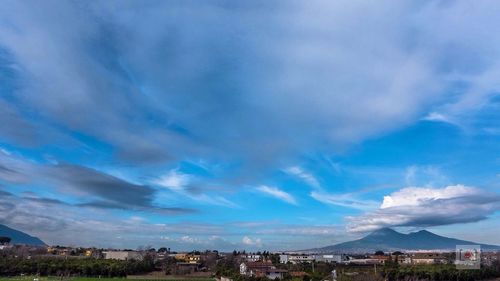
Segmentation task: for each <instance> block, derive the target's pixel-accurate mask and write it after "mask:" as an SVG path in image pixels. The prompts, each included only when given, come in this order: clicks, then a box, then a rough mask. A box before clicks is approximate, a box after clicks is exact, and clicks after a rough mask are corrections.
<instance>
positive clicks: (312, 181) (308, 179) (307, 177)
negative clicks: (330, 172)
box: [285, 166, 321, 188]
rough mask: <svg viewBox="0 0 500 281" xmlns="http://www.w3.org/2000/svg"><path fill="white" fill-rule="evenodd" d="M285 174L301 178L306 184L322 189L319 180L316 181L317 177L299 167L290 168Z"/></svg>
mask: <svg viewBox="0 0 500 281" xmlns="http://www.w3.org/2000/svg"><path fill="white" fill-rule="evenodd" d="M285 172H286V173H288V174H290V175H293V176H296V177H298V178H300V179H301V180H303V181H304V182H305V183H307V184H308V185H310V186H311V187H313V188H321V185H320V183H319V181H318V179H316V177H314V176H313V175H312V174H310V173H308V172H306V171H304V170H303V169H302V168H301V167H299V166H292V167H289V168H287V169H285Z"/></svg>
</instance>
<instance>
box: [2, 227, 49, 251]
mask: <svg viewBox="0 0 500 281" xmlns="http://www.w3.org/2000/svg"><path fill="white" fill-rule="evenodd" d="M0 236H7V237H10V239H12V241H11V242H10V243H11V244H26V245H37V246H43V245H46V244H45V242H43V241H42V240H40V239H39V238H37V237H33V236H31V235H29V234H26V233H24V232H22V231H19V230H15V229H12V228H10V227H8V226H5V225H3V224H0Z"/></svg>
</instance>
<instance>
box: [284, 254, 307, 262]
mask: <svg viewBox="0 0 500 281" xmlns="http://www.w3.org/2000/svg"><path fill="white" fill-rule="evenodd" d="M315 260H316V256H314V255H302V254H293V255H286V254H284V255H280V263H289V262H290V263H293V264H297V263H303V262H307V263H310V262H313V261H315Z"/></svg>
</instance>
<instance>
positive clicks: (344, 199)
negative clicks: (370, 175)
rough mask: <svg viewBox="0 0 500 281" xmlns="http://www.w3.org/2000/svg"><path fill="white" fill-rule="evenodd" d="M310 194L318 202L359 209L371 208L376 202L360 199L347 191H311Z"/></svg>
mask: <svg viewBox="0 0 500 281" xmlns="http://www.w3.org/2000/svg"><path fill="white" fill-rule="evenodd" d="M310 196H311V197H312V198H314V199H315V200H317V201H319V202H322V203H325V204H329V205H335V206H341V207H347V208H353V209H361V210H366V209H372V208H374V207H376V202H374V201H371V200H362V199H359V198H356V197H355V196H354V195H352V194H349V193H347V194H331V193H326V192H317V191H312V192H311V193H310Z"/></svg>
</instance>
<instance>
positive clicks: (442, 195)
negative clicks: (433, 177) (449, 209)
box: [380, 185, 479, 209]
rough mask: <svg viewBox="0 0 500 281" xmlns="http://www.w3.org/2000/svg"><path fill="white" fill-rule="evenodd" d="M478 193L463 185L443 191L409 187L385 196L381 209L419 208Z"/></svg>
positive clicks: (442, 189)
mask: <svg viewBox="0 0 500 281" xmlns="http://www.w3.org/2000/svg"><path fill="white" fill-rule="evenodd" d="M478 193H479V191H478V190H477V189H475V188H472V187H467V186H463V185H455V186H447V187H445V188H441V189H435V188H420V187H408V188H404V189H401V190H399V191H397V192H394V193H392V194H391V195H387V196H384V201H383V202H382V205H381V206H380V208H381V209H385V208H391V207H405V206H419V205H421V204H422V203H425V202H426V201H429V200H439V199H450V198H457V197H462V196H470V195H476V194H478Z"/></svg>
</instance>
